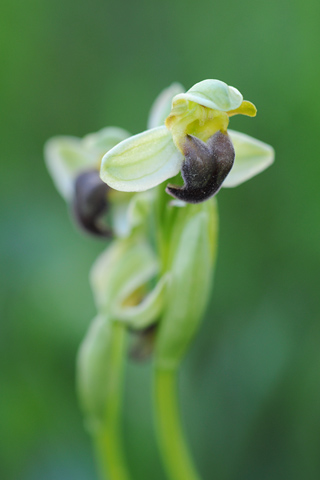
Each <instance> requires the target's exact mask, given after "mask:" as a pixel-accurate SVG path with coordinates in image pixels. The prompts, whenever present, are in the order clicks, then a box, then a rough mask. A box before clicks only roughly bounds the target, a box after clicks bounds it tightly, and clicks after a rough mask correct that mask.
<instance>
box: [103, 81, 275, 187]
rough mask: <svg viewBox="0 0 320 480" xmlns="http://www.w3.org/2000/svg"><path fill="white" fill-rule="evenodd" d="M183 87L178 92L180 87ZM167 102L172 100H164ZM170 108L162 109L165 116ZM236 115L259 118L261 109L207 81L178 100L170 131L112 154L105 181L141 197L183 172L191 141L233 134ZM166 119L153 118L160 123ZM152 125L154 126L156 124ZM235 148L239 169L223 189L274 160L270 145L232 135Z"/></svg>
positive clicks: (127, 143)
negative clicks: (187, 141) (188, 140)
mask: <svg viewBox="0 0 320 480" xmlns="http://www.w3.org/2000/svg"><path fill="white" fill-rule="evenodd" d="M177 88H178V87H177ZM164 98H165V100H164V102H165V101H168V100H169V96H164ZM164 111H165V107H164V105H163V104H162V105H161V112H164ZM236 114H244V115H248V116H254V115H255V114H256V109H255V107H254V105H253V104H252V103H250V102H248V101H244V100H243V97H242V95H241V94H240V92H239V91H238V90H237V89H235V88H234V87H229V86H228V85H226V84H225V83H224V82H221V81H219V80H204V81H203V82H200V83H197V84H196V85H194V86H193V87H191V88H190V89H189V90H188V91H187V92H186V93H178V94H177V95H175V96H174V97H173V99H172V109H171V113H170V115H169V116H168V117H167V119H166V122H165V124H166V126H163V127H160V128H152V129H151V130H146V131H145V132H143V133H140V134H138V135H134V136H133V137H130V138H128V139H126V140H124V141H123V142H121V143H119V144H118V145H117V146H116V147H114V148H112V149H111V150H110V151H108V152H107V153H106V154H105V155H104V157H103V159H102V162H101V170H100V176H101V178H102V180H103V181H104V182H106V183H107V184H108V185H109V186H110V187H112V188H114V189H116V190H120V191H132V192H138V191H143V190H147V189H149V188H152V187H154V186H156V185H158V184H160V183H162V182H164V181H165V180H167V179H169V178H171V177H174V176H175V175H177V174H178V173H179V172H180V170H181V169H182V171H183V165H184V158H185V156H186V147H185V139H186V137H187V136H192V135H193V136H195V137H197V138H198V139H199V140H201V141H203V142H207V140H208V139H209V138H210V137H211V136H212V135H214V134H215V133H216V132H218V131H221V132H222V133H224V134H225V135H227V127H228V123H229V118H230V117H232V116H233V115H236ZM161 117H162V115H161V114H159V116H157V117H156V115H155V113H153V118H157V119H160V118H161ZM150 126H154V124H153V122H151V123H150ZM229 133H230V137H231V140H232V141H233V144H234V150H235V159H234V166H233V168H232V169H231V171H230V173H229V174H228V176H227V178H226V180H225V181H224V183H223V184H222V186H228V187H231V186H236V185H238V184H240V183H242V182H244V181H246V180H248V179H249V178H251V177H252V176H254V175H256V174H257V173H259V172H261V171H262V170H264V169H265V168H267V167H268V166H269V165H270V164H271V163H272V162H273V160H274V151H273V148H272V147H271V146H270V145H267V144H265V143H263V142H260V141H258V140H256V139H254V138H252V137H250V136H248V135H244V134H241V133H238V132H233V131H230V132H229Z"/></svg>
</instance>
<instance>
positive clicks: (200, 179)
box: [166, 131, 235, 203]
mask: <svg viewBox="0 0 320 480" xmlns="http://www.w3.org/2000/svg"><path fill="white" fill-rule="evenodd" d="M183 150H184V151H183V153H184V155H185V161H184V162H183V165H182V168H181V175H182V178H183V181H184V185H183V187H178V186H175V185H170V184H169V185H168V186H167V188H166V192H167V193H169V195H172V196H173V197H175V198H177V199H179V200H183V201H184V202H187V203H200V202H204V201H205V200H208V198H210V197H212V196H213V195H216V194H217V193H218V191H219V190H220V188H221V186H222V184H223V182H224V180H225V179H226V177H227V175H228V173H229V172H230V170H231V168H232V166H233V163H234V157H235V151H234V148H233V145H232V142H231V140H230V138H229V136H228V135H227V134H225V133H222V132H220V131H219V132H217V133H215V134H214V135H212V137H210V138H209V140H208V141H207V143H205V142H203V141H202V140H200V139H199V138H197V137H194V136H193V135H187V136H186V139H185V144H184V146H183Z"/></svg>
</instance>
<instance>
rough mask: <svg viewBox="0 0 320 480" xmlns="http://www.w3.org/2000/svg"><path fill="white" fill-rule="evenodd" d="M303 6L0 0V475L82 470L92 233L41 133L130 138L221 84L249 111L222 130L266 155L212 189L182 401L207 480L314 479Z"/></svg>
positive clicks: (313, 33) (317, 399) (23, 477)
mask: <svg viewBox="0 0 320 480" xmlns="http://www.w3.org/2000/svg"><path fill="white" fill-rule="evenodd" d="M319 24H320V3H319V2H318V0H305V1H302V0H293V1H288V0H285V1H282V2H279V1H277V0H269V1H268V2H256V1H254V0H242V1H241V2H239V1H236V0H229V1H228V2H214V1H209V0H205V1H200V2H197V3H195V2H193V1H191V0H184V1H182V0H171V1H164V0H163V1H160V2H152V1H150V0H136V1H129V0H113V1H103V0H92V1H90V2H89V1H85V0H78V1H74V0H64V1H61V0H54V1H53V0H46V1H42V0H30V1H28V2H15V1H11V0H4V1H3V2H2V15H1V18H0V37H1V45H2V51H1V66H2V74H1V80H0V82H1V96H2V100H1V113H2V115H1V117H2V118H1V137H2V139H1V154H2V155H1V176H0V182H1V189H0V195H1V197H2V199H1V204H0V215H1V238H0V242H1V243H0V244H1V293H0V312H1V323H0V330H1V332H0V335H1V336H0V358H1V373H0V392H1V393H0V431H1V435H0V443H1V446H0V478H1V480H38V479H45V480H74V479H77V480H89V479H90V480H91V479H95V478H97V475H96V472H95V467H94V462H93V456H92V451H91V446H90V442H89V438H88V437H87V435H86V434H85V432H84V429H83V425H82V419H81V415H80V412H79V409H78V404H77V399H76V396H75V385H74V375H75V368H74V362H75V356H76V352H77V348H78V345H79V343H80V341H81V339H82V338H83V336H84V333H85V331H86V328H87V326H88V324H89V321H90V320H91V318H92V317H93V316H94V306H93V299H92V296H91V292H90V289H89V285H88V271H89V269H90V266H91V264H92V262H93V260H94V259H95V258H96V256H97V254H98V253H99V252H100V251H101V250H102V249H103V248H104V243H103V242H99V241H95V240H92V239H89V238H86V237H85V238H84V237H82V236H81V235H80V234H79V233H78V231H77V230H76V229H75V227H74V226H73V225H72V223H71V222H70V218H69V215H68V211H67V208H66V205H65V204H64V201H63V200H62V199H61V198H60V197H59V195H58V194H57V192H56V191H55V189H54V187H53V184H52V181H51V179H50V178H49V175H48V173H47V171H46V169H45V166H44V161H43V153H42V149H43V144H44V142H45V140H46V139H47V138H49V137H51V136H53V135H56V134H71V135H76V136H83V135H84V134H86V133H89V132H94V131H96V130H98V129H100V128H102V127H104V126H107V125H117V126H121V127H123V128H126V129H128V130H129V131H131V132H132V133H138V132H140V131H142V130H143V129H144V128H145V125H146V121H147V115H148V111H149V107H150V105H151V103H152V101H153V100H154V98H155V97H156V96H157V94H158V93H159V92H160V90H161V89H163V88H165V87H166V86H168V85H169V84H170V83H171V82H173V81H180V82H181V83H182V84H184V85H185V87H186V88H189V87H190V86H191V85H193V84H194V83H195V82H198V81H200V80H203V79H205V78H218V79H220V80H223V81H225V82H227V83H229V84H230V85H234V86H235V87H237V88H238V89H239V90H240V91H241V92H242V93H243V94H244V97H245V98H246V99H248V100H251V101H252V102H254V103H255V104H256V105H257V107H258V116H257V118H256V119H250V118H246V117H242V118H241V117H235V118H233V119H232V120H231V128H233V129H236V130H240V131H243V132H245V133H248V134H251V135H253V136H254V137H257V138H259V139H261V140H263V141H265V142H267V143H270V144H272V145H273V146H274V147H275V149H276V163H275V164H274V166H272V168H270V169H268V170H267V171H266V172H265V173H263V174H261V175H259V176H258V177H256V178H255V179H254V180H252V181H250V182H248V183H246V184H244V185H242V186H240V187H239V188H236V189H224V190H222V191H221V192H220V193H219V196H218V197H219V207H220V216H221V225H220V228H221V229H220V242H219V243H220V246H219V258H218V264H217V269H216V275H215V288H214V291H213V294H212V299H211V303H210V306H209V309H208V313H207V316H206V318H205V320H204V322H203V326H202V329H201V331H200V333H199V335H198V337H197V339H196V341H195V343H194V344H193V346H192V349H191V351H190V353H189V355H188V357H187V358H186V361H185V362H184V366H183V371H182V374H181V385H180V386H181V404H182V410H183V417H184V423H185V426H186V431H187V435H188V438H189V441H190V444H191V447H192V450H193V452H194V456H195V460H196V463H197V465H198V467H199V470H200V472H201V473H202V475H203V479H207V480H209V479H213V478H215V479H217V480H257V479H259V480H264V479H272V480H278V479H279V480H280V479H281V480H283V479H290V480H301V479H303V480H313V479H315V480H318V479H319V478H320V348H319V345H320V322H319V270H320V245H319V238H320V227H319V221H320V216H319V207H320V188H319V178H320V162H319V125H320V122H319V111H320V97H319V78H320V75H319V74H320V63H319V46H320V29H319ZM150 371H151V365H150V364H144V365H134V364H129V366H128V371H127V383H126V398H125V410H124V430H125V438H126V448H127V451H128V456H129V461H130V464H131V467H132V470H133V472H134V478H135V479H139V480H147V479H151V478H152V479H153V480H164V479H165V476H164V472H163V469H162V466H161V463H160V459H159V456H158V452H157V448H156V443H155V437H154V433H153V426H152V416H151V407H150V405H151V394H150Z"/></svg>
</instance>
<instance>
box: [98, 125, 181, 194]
mask: <svg viewBox="0 0 320 480" xmlns="http://www.w3.org/2000/svg"><path fill="white" fill-rule="evenodd" d="M182 161H183V156H182V154H181V153H180V151H179V150H178V149H177V148H176V147H175V145H174V143H173V140H172V136H171V133H170V132H169V130H167V128H166V127H165V126H163V127H158V128H153V129H152V130H147V131H145V132H142V133H139V134H138V135H134V136H133V137H130V138H128V139H127V140H124V141H123V142H121V143H119V145H117V146H116V147H114V148H112V150H110V151H109V152H108V153H107V154H106V155H105V156H104V157H103V159H102V163H101V171H100V176H101V178H102V180H103V181H104V182H106V183H107V184H108V185H109V186H110V187H111V188H114V189H115V190H120V191H123V192H141V191H144V190H148V189H149V188H152V187H155V186H156V185H158V184H159V183H162V182H164V181H165V180H167V179H168V178H171V177H174V176H175V175H176V174H177V173H178V172H179V170H180V168H181V164H182Z"/></svg>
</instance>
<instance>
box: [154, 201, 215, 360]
mask: <svg viewBox="0 0 320 480" xmlns="http://www.w3.org/2000/svg"><path fill="white" fill-rule="evenodd" d="M215 205H216V204H215V202H213V201H211V200H209V201H208V202H203V203H202V204H198V205H190V204H188V205H187V206H186V207H185V208H184V209H181V210H180V212H181V218H184V222H185V223H184V227H183V228H182V229H181V227H180V228H179V226H178V230H179V229H180V230H181V231H180V235H179V236H178V238H177V236H175V242H176V248H175V253H174V256H173V260H172V266H171V267H170V272H171V275H172V277H171V279H170V287H169V288H168V293H167V301H166V310H165V312H164V314H163V317H162V320H161V323H160V324H159V331H158V334H157V340H156V351H155V364H156V366H157V367H160V368H163V369H175V368H177V366H178V365H179V363H180V362H181V360H182V358H183V355H184V354H185V352H186V350H187V347H188V346H189V343H190V341H191V340H192V338H193V337H194V335H195V333H196V331H197V328H198V325H199V323H200V321H201V319H202V317H203V313H204V310H205V308H206V305H207V303H208V300H209V295H210V289H211V280H212V272H213V265H214V259H215V251H216V241H217V213H216V210H215ZM187 211H188V212H189V215H187V216H186V215H185V213H186V212H187Z"/></svg>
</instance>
